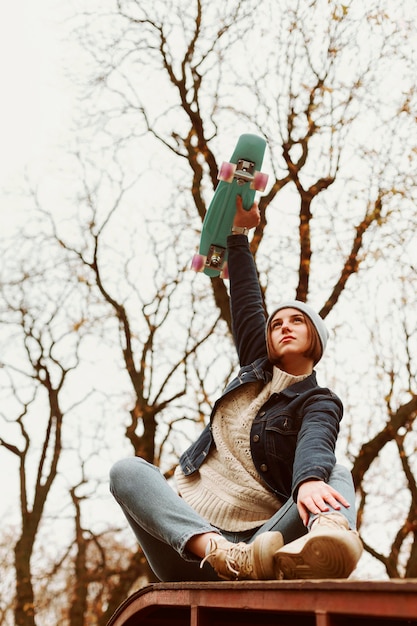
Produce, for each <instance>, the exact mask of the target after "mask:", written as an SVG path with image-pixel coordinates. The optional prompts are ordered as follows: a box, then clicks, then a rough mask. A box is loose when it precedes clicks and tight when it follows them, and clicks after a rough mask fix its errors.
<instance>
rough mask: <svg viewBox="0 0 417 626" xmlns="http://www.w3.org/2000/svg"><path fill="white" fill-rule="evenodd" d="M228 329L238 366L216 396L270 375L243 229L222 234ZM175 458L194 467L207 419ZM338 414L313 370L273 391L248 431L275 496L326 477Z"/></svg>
mask: <svg viewBox="0 0 417 626" xmlns="http://www.w3.org/2000/svg"><path fill="white" fill-rule="evenodd" d="M228 249H229V261H228V265H229V277H230V301H231V311H232V320H233V335H234V340H235V344H236V348H237V352H238V355H239V361H240V366H241V369H240V371H239V373H238V375H237V377H236V378H235V379H234V380H232V382H231V383H230V384H229V385H228V386H227V387H226V389H225V391H224V392H223V395H222V398H223V397H224V396H225V395H226V394H228V393H230V392H231V391H233V390H235V389H237V388H238V387H239V386H241V385H244V384H246V383H249V382H254V381H257V380H262V381H264V382H265V383H267V382H268V381H269V380H271V378H272V370H273V366H272V364H271V363H270V362H269V360H268V358H267V351H266V338H265V327H266V315H265V311H264V308H263V305H262V296H261V291H260V287H259V282H258V277H257V273H256V268H255V263H254V260H253V257H252V254H251V252H250V249H249V244H248V240H247V238H246V237H245V236H244V235H233V236H231V237H229V240H228ZM219 401H220V399H219V400H217V402H216V403H215V404H214V406H213V410H212V412H211V416H210V423H209V424H208V425H207V426H206V428H205V429H204V430H203V432H202V433H201V435H200V436H199V438H198V439H197V441H196V442H195V443H194V444H192V445H191V446H190V447H189V448H188V450H186V452H184V454H183V455H182V456H181V458H180V465H181V468H182V470H183V472H184V473H185V474H186V475H189V474H192V473H194V472H196V471H197V470H198V469H199V468H200V466H201V465H202V463H204V460H205V459H206V458H207V455H208V453H209V452H210V449H211V447H212V445H213V436H212V432H211V421H212V419H213V416H214V414H215V412H216V409H217V406H218V403H219ZM342 415H343V406H342V403H341V401H340V399H339V398H338V397H337V396H336V395H335V394H334V393H333V392H332V391H330V389H327V388H323V387H319V386H318V384H317V380H316V374H315V372H313V373H312V374H310V376H308V377H307V378H305V379H304V380H302V381H301V382H298V383H295V384H293V385H291V386H290V387H288V388H287V389H284V390H283V391H281V392H280V393H278V394H273V395H272V396H271V397H270V398H269V400H268V401H267V402H266V403H265V404H264V405H263V406H262V407H261V409H260V410H259V412H258V414H257V415H256V416H255V418H254V420H253V423H252V427H251V433H250V446H251V453H252V459H253V462H254V464H255V467H256V469H257V471H258V472H259V475H260V476H261V478H262V479H263V481H264V482H265V484H266V485H267V486H268V487H269V489H271V491H273V492H274V493H275V494H276V496H277V497H278V498H279V499H280V500H281V502H285V501H286V500H288V498H290V497H291V496H292V497H293V498H294V500H296V498H297V491H298V487H299V485H300V484H301V483H302V482H304V481H306V480H309V479H318V480H324V481H327V480H328V479H329V476H330V473H331V471H332V469H333V467H334V464H335V462H336V459H335V454H334V450H335V445H336V439H337V436H338V433H339V424H340V420H341V419H342Z"/></svg>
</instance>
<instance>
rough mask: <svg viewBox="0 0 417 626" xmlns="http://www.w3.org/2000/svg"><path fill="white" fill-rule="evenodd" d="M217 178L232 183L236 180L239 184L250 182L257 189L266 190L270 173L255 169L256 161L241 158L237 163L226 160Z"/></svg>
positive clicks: (251, 186)
mask: <svg viewBox="0 0 417 626" xmlns="http://www.w3.org/2000/svg"><path fill="white" fill-rule="evenodd" d="M217 178H218V180H222V181H223V182H225V183H232V182H233V181H234V180H235V181H236V184H237V185H239V186H242V185H244V184H245V183H250V188H251V189H255V190H256V191H265V187H266V185H267V182H268V174H264V173H263V172H258V171H257V170H255V163H254V162H253V161H249V160H248V159H239V160H238V162H237V163H228V162H227V161H224V162H223V163H222V164H221V166H220V169H219V173H218V176H217Z"/></svg>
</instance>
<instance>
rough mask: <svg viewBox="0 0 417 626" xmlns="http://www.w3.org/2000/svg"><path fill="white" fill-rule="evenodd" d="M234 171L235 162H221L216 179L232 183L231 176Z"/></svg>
mask: <svg viewBox="0 0 417 626" xmlns="http://www.w3.org/2000/svg"><path fill="white" fill-rule="evenodd" d="M235 172H236V164H235V163H228V162H226V161H225V162H223V163H222V164H221V166H220V169H219V173H218V174H217V179H218V180H222V181H224V182H225V183H232V182H233V177H234V175H235Z"/></svg>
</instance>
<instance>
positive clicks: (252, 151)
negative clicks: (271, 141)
mask: <svg viewBox="0 0 417 626" xmlns="http://www.w3.org/2000/svg"><path fill="white" fill-rule="evenodd" d="M265 148H266V141H265V139H263V138H262V137H258V136H257V135H251V134H245V135H241V136H240V137H239V139H238V142H237V144H236V147H235V149H234V151H233V154H232V156H231V157H230V161H228V162H224V163H222V165H221V166H220V169H219V173H218V176H217V178H218V180H219V183H218V185H217V187H216V190H215V192H214V196H213V198H212V200H211V202H210V205H209V208H208V209H207V213H206V216H205V218H204V222H203V228H202V231H201V237H200V246H199V250H198V253H197V254H195V255H194V257H193V259H192V263H191V267H192V269H193V270H195V271H196V272H204V273H205V274H207V275H208V276H211V277H214V276H221V277H222V278H228V273H227V244H226V241H227V237H228V235H230V232H231V228H232V225H233V220H234V216H235V213H236V196H237V195H240V196H242V202H243V208H244V209H246V210H247V211H249V209H250V208H251V206H252V204H253V201H254V199H255V194H256V191H264V190H265V187H266V184H267V182H268V175H267V174H264V173H263V172H261V171H260V169H261V167H262V161H263V157H264V154H265Z"/></svg>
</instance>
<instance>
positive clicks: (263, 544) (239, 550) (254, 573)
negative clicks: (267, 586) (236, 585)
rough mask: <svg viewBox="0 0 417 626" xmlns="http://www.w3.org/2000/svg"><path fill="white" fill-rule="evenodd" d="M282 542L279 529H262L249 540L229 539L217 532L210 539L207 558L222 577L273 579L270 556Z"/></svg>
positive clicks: (203, 561)
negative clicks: (259, 533) (272, 530)
mask: <svg viewBox="0 0 417 626" xmlns="http://www.w3.org/2000/svg"><path fill="white" fill-rule="evenodd" d="M283 545H284V541H283V539H282V535H281V533H279V532H266V533H262V534H261V535H259V536H258V537H256V539H255V541H254V542H253V543H232V542H230V541H227V539H225V538H224V537H222V536H220V535H219V538H218V539H210V541H209V543H208V545H207V550H206V556H205V558H204V559H203V560H202V561H201V567H202V566H203V564H204V563H205V562H206V561H207V562H208V563H210V565H211V566H212V567H213V569H214V570H215V571H216V572H217V574H218V576H219V577H220V578H222V579H223V580H247V579H251V580H275V579H276V576H275V562H274V556H275V553H276V552H277V550H279V548H281V547H282V546H283Z"/></svg>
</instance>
